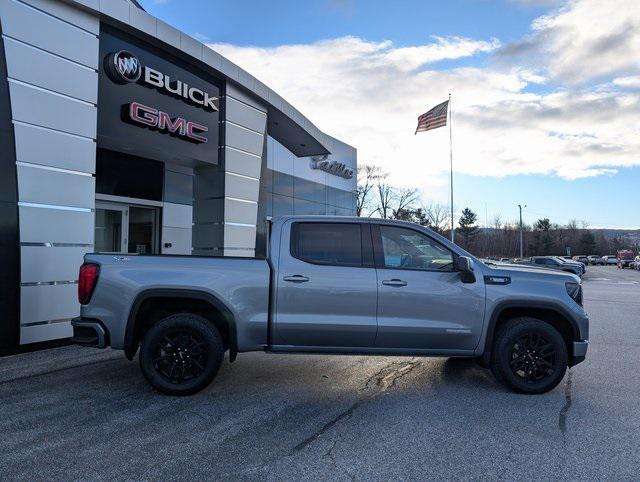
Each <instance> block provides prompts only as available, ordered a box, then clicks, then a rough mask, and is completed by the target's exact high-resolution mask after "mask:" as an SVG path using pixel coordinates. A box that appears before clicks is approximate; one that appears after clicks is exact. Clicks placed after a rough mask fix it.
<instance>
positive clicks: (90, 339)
mask: <svg viewBox="0 0 640 482" xmlns="http://www.w3.org/2000/svg"><path fill="white" fill-rule="evenodd" d="M71 326H72V327H73V337H72V338H71V342H72V343H75V344H77V345H82V346H92V347H95V348H106V347H107V346H108V345H109V336H108V333H107V330H105V328H104V326H102V323H100V322H99V321H98V320H92V319H87V318H74V319H73V320H71Z"/></svg>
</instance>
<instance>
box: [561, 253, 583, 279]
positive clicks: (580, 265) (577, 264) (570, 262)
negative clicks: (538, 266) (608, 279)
mask: <svg viewBox="0 0 640 482" xmlns="http://www.w3.org/2000/svg"><path fill="white" fill-rule="evenodd" d="M554 258H555V259H557V260H558V261H560V262H562V263H564V266H567V265H570V266H575V267H578V268H580V270H582V273H577V274H578V275H579V276H582V275H583V274H584V273H585V272H586V271H587V267H586V265H585V264H584V263H581V262H580V261H573V260H570V259H565V258H560V257H559V256H554Z"/></svg>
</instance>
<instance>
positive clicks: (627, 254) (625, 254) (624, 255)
mask: <svg viewBox="0 0 640 482" xmlns="http://www.w3.org/2000/svg"><path fill="white" fill-rule="evenodd" d="M632 262H633V251H629V250H628V249H622V250H620V251H618V255H617V264H618V268H620V269H624V268H628V267H629V265H630V264H631V263H632Z"/></svg>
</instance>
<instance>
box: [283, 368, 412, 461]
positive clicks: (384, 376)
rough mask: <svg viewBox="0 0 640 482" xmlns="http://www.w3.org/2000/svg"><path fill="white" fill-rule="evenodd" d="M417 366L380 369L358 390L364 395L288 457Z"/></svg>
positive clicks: (346, 417)
mask: <svg viewBox="0 0 640 482" xmlns="http://www.w3.org/2000/svg"><path fill="white" fill-rule="evenodd" d="M418 365H420V362H419V361H417V360H411V361H410V362H392V363H389V364H387V365H385V366H384V367H382V368H381V369H380V370H379V371H378V372H377V373H375V374H374V375H372V376H371V377H369V378H368V379H367V381H366V382H365V384H364V386H363V388H362V389H361V390H360V391H361V392H366V393H365V395H363V396H361V397H360V398H358V400H356V401H355V402H354V403H353V404H352V405H351V406H350V407H349V408H347V409H346V410H344V411H342V412H340V413H339V414H338V415H336V416H335V417H333V418H332V419H331V420H329V421H328V422H327V423H325V424H324V425H323V426H322V427H320V429H318V430H316V431H315V432H314V433H313V434H311V435H310V436H309V437H307V438H305V439H304V440H303V441H302V442H300V443H299V444H298V445H296V446H295V447H293V449H291V451H290V453H289V455H293V454H295V453H297V452H300V451H302V450H304V449H305V448H306V447H308V446H309V445H311V444H312V443H313V442H314V441H315V440H316V439H317V438H319V437H320V436H322V435H323V434H324V433H325V432H327V431H328V430H329V429H331V428H332V427H333V426H334V425H336V424H338V423H339V422H341V421H342V420H346V419H348V418H350V417H351V415H352V414H353V412H354V411H355V410H356V409H357V408H358V407H360V405H362V404H363V403H365V402H367V401H369V400H371V399H372V398H374V397H376V396H377V395H380V394H381V393H384V392H386V391H387V390H388V389H390V388H392V387H394V386H395V384H396V382H397V381H398V380H400V379H401V378H402V377H404V376H406V375H407V374H409V373H410V372H411V371H412V370H413V369H414V368H416V367H417V366H418ZM334 445H335V444H334Z"/></svg>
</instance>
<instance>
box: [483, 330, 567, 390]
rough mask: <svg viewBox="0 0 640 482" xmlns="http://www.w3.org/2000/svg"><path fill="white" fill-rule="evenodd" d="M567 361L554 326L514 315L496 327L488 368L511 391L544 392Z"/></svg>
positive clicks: (561, 373)
mask: <svg viewBox="0 0 640 482" xmlns="http://www.w3.org/2000/svg"><path fill="white" fill-rule="evenodd" d="M567 361H568V354H567V345H566V343H565V340H564V339H563V337H562V335H561V334H560V333H559V332H558V330H556V329H555V328H554V327H553V326H551V325H550V324H549V323H546V322H544V321H542V320H538V319H536V318H515V319H512V320H509V321H507V322H506V323H505V324H504V325H502V326H501V327H500V330H499V332H498V334H497V336H496V339H495V341H494V345H493V352H492V353H491V371H492V372H493V374H494V376H495V377H496V379H497V380H498V381H499V382H500V383H502V384H503V385H505V386H507V387H508V388H510V389H511V390H513V391H515V392H518V393H527V394H536V393H545V392H548V391H549V390H552V389H554V388H555V387H556V386H557V385H558V383H560V381H561V380H562V379H563V378H564V374H565V372H566V370H567Z"/></svg>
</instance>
